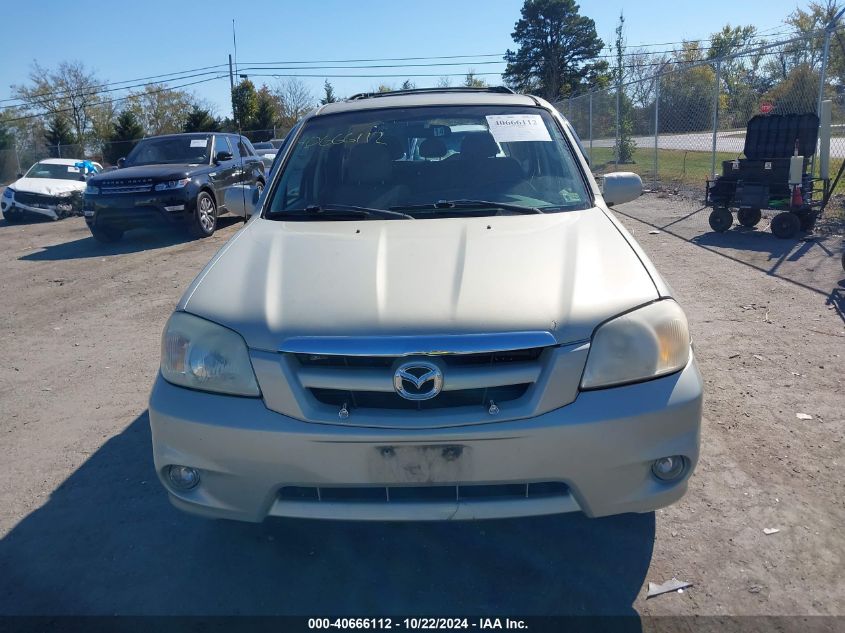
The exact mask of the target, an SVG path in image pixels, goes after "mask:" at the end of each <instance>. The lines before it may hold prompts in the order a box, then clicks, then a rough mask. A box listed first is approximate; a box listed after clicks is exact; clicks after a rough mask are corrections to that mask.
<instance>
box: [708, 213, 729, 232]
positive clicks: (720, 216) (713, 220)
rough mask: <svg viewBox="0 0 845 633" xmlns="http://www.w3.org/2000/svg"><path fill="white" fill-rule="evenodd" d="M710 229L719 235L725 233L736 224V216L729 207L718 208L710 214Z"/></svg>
mask: <svg viewBox="0 0 845 633" xmlns="http://www.w3.org/2000/svg"><path fill="white" fill-rule="evenodd" d="M709 222H710V228H711V229H713V230H714V231H716V232H717V233H724V232H725V231H727V230H728V229H729V228H731V225H732V224H733V223H734V216H733V213H731V211H730V209H728V208H727V207H716V208H715V209H713V212H712V213H711V214H710V218H709Z"/></svg>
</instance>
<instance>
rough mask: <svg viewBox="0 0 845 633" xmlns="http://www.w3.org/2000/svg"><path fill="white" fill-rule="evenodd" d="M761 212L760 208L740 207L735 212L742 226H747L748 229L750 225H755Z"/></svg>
mask: <svg viewBox="0 0 845 633" xmlns="http://www.w3.org/2000/svg"><path fill="white" fill-rule="evenodd" d="M762 217H763V214H762V213H761V212H760V209H740V210H739V211H737V212H736V219H737V220H738V221H739V223H740V224H741V225H742V226H747V227H748V228H749V229H750V228H751V227H752V226H757V223H758V222H759V221H760V218H762Z"/></svg>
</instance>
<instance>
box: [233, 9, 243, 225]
mask: <svg viewBox="0 0 845 633" xmlns="http://www.w3.org/2000/svg"><path fill="white" fill-rule="evenodd" d="M232 44H233V45H234V47H235V73H236V74H237V72H238V35H237V32H236V31H235V18H232ZM230 61H231V60H230ZM231 77H232V66H231V64H230V65H229V78H230V80H231ZM238 77H239V78H240V79H241V81H246V79H247V78H248V76H247V75H238ZM230 83H231V85H232V118H233V119H235V125H236V126H237V128H238V142H237V144H236V145H235V149H237V150H238V161H239V162H240V164H239V165H238V166H239V167H240V172H241V176H242V177H243V173H244V157H243V154H241V148H240V145H241V138H242V137H243V130H241V118H240V117H239V116H238V113H237V112H235V93H234V82H233V81H230ZM241 202H242V203H243V210H244V224H246V220H247V213H246V191H244V187H243V180H241Z"/></svg>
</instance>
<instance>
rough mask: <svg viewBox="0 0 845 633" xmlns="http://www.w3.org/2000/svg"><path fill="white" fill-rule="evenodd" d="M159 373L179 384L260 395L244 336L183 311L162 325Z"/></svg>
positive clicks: (246, 394) (221, 391) (240, 393)
mask: <svg viewBox="0 0 845 633" xmlns="http://www.w3.org/2000/svg"><path fill="white" fill-rule="evenodd" d="M161 375H162V376H164V379H165V380H167V381H168V382H172V383H173V384H174V385H179V386H181V387H190V388H192V389H202V390H203V391H216V392H219V393H228V394H233V395H238V396H258V395H261V392H260V391H259V389H258V383H257V382H256V380H255V372H254V371H253V369H252V363H250V361H249V352H248V351H247V348H246V343H245V342H244V340H243V338H241V336H240V335H239V334H237V333H236V332H234V331H232V330H230V329H228V328H225V327H223V326H222V325H217V324H216V323H212V322H211V321H206V320H205V319H201V318H199V317H196V316H194V315H192V314H188V313H186V312H174V313H173V316H171V317H170V320H169V321H168V322H167V325H166V326H165V328H164V335H163V336H162V340H161Z"/></svg>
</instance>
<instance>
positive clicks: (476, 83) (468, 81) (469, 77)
mask: <svg viewBox="0 0 845 633" xmlns="http://www.w3.org/2000/svg"><path fill="white" fill-rule="evenodd" d="M464 87H465V88H486V87H487V82H486V81H484V80H483V79H480V78H479V77H476V76H475V69H473V68H470V69H469V72H468V73H467V74H466V77H464Z"/></svg>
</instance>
